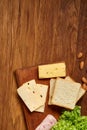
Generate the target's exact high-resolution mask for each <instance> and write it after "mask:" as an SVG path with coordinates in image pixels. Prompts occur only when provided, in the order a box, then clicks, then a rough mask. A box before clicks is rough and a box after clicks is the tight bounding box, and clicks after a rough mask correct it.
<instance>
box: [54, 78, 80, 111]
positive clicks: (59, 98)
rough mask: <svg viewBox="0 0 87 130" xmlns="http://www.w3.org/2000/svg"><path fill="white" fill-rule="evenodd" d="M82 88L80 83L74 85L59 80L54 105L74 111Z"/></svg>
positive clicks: (56, 85) (56, 84)
mask: <svg viewBox="0 0 87 130" xmlns="http://www.w3.org/2000/svg"><path fill="white" fill-rule="evenodd" d="M80 87H81V84H80V83H74V82H70V81H67V80H65V79H61V78H57V80H56V82H55V89H54V93H53V97H52V104H54V105H58V106H61V107H65V108H69V109H73V108H74V107H75V104H76V99H77V96H78V93H79V89H80Z"/></svg>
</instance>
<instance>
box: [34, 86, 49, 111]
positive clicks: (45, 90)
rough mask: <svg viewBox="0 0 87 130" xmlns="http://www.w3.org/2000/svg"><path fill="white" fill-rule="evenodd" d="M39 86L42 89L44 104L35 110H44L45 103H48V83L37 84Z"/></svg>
mask: <svg viewBox="0 0 87 130" xmlns="http://www.w3.org/2000/svg"><path fill="white" fill-rule="evenodd" d="M37 88H38V89H39V91H40V94H41V95H40V96H41V97H42V98H43V101H44V105H43V106H41V107H39V108H38V109H36V110H35V111H37V112H44V109H45V103H46V97H47V90H48V85H43V84H37Z"/></svg>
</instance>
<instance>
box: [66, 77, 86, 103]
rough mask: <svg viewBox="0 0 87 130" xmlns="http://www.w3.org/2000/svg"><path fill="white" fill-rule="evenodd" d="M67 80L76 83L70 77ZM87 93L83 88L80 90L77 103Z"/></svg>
mask: <svg viewBox="0 0 87 130" xmlns="http://www.w3.org/2000/svg"><path fill="white" fill-rule="evenodd" d="M65 80H68V81H70V82H75V81H74V80H73V79H72V78H70V77H69V76H67V77H66V78H65ZM85 92H86V90H85V89H83V88H82V87H81V88H80V90H79V93H78V96H77V99H76V102H78V101H79V99H80V98H81V97H82V96H83V95H84V94H85Z"/></svg>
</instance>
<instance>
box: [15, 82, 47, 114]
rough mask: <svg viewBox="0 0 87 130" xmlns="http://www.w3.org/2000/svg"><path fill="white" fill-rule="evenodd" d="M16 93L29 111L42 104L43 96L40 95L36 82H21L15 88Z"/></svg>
mask: <svg viewBox="0 0 87 130" xmlns="http://www.w3.org/2000/svg"><path fill="white" fill-rule="evenodd" d="M33 83H34V81H33ZM30 84H31V85H30ZM17 93H18V95H19V96H20V97H21V99H22V100H23V102H24V103H25V105H26V106H27V107H28V109H29V110H30V111H31V112H32V111H35V110H36V109H37V108H39V107H40V106H43V105H44V98H42V97H41V94H42V93H40V89H39V88H38V87H37V86H36V84H35V85H34V84H33V85H32V82H27V83H25V84H23V85H22V86H21V87H19V88H18V89H17Z"/></svg>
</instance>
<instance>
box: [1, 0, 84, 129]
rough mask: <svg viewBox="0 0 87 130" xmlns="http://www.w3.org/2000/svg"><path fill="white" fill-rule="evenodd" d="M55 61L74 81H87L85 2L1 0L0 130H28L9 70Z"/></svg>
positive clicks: (70, 0) (13, 78)
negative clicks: (65, 68) (82, 62)
mask: <svg viewBox="0 0 87 130" xmlns="http://www.w3.org/2000/svg"><path fill="white" fill-rule="evenodd" d="M80 51H82V52H83V53H84V56H83V58H82V59H81V60H84V61H85V68H84V69H83V70H82V71H81V70H80V69H79V62H80V60H78V59H77V54H78V53H79V52H80ZM60 61H65V62H66V65H67V75H70V76H71V77H72V78H74V79H75V80H76V81H79V82H81V77H82V76H83V75H85V76H86V77H87V0H0V130H26V129H27V128H26V125H25V121H24V117H23V112H22V109H21V105H20V101H19V100H18V96H17V92H16V89H17V84H16V82H15V77H14V71H15V70H16V69H18V68H22V67H30V66H35V65H38V64H45V63H53V62H60ZM85 102H86V101H84V103H85ZM86 103H87V102H86Z"/></svg>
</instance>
